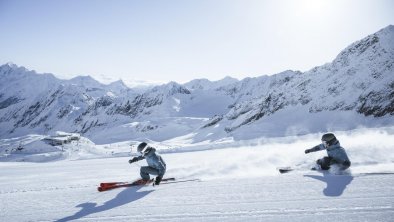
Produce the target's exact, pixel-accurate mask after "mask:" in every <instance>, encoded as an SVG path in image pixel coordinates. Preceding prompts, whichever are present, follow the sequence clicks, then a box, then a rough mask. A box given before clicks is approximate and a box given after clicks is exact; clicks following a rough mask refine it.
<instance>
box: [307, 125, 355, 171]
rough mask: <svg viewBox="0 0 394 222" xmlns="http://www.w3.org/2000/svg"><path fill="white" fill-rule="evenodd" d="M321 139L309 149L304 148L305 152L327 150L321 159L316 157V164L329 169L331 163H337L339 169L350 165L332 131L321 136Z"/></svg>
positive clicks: (323, 168)
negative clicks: (319, 142)
mask: <svg viewBox="0 0 394 222" xmlns="http://www.w3.org/2000/svg"><path fill="white" fill-rule="evenodd" d="M321 141H322V143H321V144H319V145H317V146H315V147H313V148H311V149H307V150H305V153H310V152H316V151H320V150H327V155H328V156H326V157H323V158H322V159H318V160H317V161H316V163H317V165H318V166H319V167H320V168H321V169H322V170H328V169H330V166H331V165H333V164H337V165H338V166H339V168H340V169H341V170H345V169H347V168H349V167H350V164H351V163H350V160H349V158H348V156H347V154H346V151H345V149H344V148H343V147H341V145H340V144H339V141H338V140H337V138H336V137H335V135H334V134H333V133H326V134H324V135H323V136H322V138H321ZM312 169H313V168H312Z"/></svg>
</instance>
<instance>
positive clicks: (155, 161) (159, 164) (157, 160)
mask: <svg viewBox="0 0 394 222" xmlns="http://www.w3.org/2000/svg"><path fill="white" fill-rule="evenodd" d="M137 159H138V160H143V159H146V162H147V163H148V166H150V167H153V168H155V169H157V170H158V171H159V175H158V176H163V175H164V173H165V172H166V163H165V162H164V160H163V158H162V157H161V156H160V155H159V154H158V153H156V149H155V148H153V147H150V151H149V152H148V153H147V154H145V155H144V156H138V157H137Z"/></svg>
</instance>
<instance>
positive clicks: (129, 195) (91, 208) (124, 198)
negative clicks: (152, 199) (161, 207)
mask: <svg viewBox="0 0 394 222" xmlns="http://www.w3.org/2000/svg"><path fill="white" fill-rule="evenodd" d="M140 188H141V187H136V188H134V187H133V188H128V189H124V190H123V191H122V192H120V193H118V195H116V197H115V198H113V199H112V200H108V201H107V202H105V203H104V204H103V205H100V206H97V203H92V202H86V203H82V204H79V205H77V206H76V207H80V208H81V209H80V210H79V211H78V212H76V213H75V214H74V215H71V216H68V217H65V218H62V219H59V220H57V221H56V222H65V221H71V220H77V219H80V218H82V217H85V216H87V215H90V214H94V213H98V212H103V211H106V210H110V209H113V208H116V207H119V206H122V205H125V204H128V203H131V202H133V201H136V200H139V199H141V198H143V197H145V196H146V195H148V194H149V193H151V192H152V191H153V190H150V191H141V192H137V191H138V190H139V189H140Z"/></svg>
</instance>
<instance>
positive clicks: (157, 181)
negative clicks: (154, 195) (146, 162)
mask: <svg viewBox="0 0 394 222" xmlns="http://www.w3.org/2000/svg"><path fill="white" fill-rule="evenodd" d="M161 179H163V177H162V176H157V177H156V180H155V185H159V184H160V182H161Z"/></svg>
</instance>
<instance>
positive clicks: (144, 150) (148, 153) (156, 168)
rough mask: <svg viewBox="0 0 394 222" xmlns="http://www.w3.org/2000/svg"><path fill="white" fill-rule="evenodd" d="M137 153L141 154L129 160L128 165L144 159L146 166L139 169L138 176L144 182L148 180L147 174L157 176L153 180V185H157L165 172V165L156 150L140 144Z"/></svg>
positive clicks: (143, 143) (145, 144)
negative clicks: (139, 175)
mask: <svg viewBox="0 0 394 222" xmlns="http://www.w3.org/2000/svg"><path fill="white" fill-rule="evenodd" d="M137 151H138V152H139V153H141V156H138V157H134V158H133V159H131V160H129V163H134V162H137V161H140V160H143V159H146V162H147V163H148V166H143V167H141V170H140V174H141V178H142V180H143V181H144V182H147V181H149V180H150V176H149V174H152V175H157V177H156V179H155V185H159V184H160V182H161V180H162V179H163V176H164V173H165V172H166V163H165V162H164V160H163V158H162V157H161V156H160V155H159V154H157V153H156V149H155V148H153V147H151V146H148V144H147V143H145V142H142V143H140V144H139V145H138V147H137Z"/></svg>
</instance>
